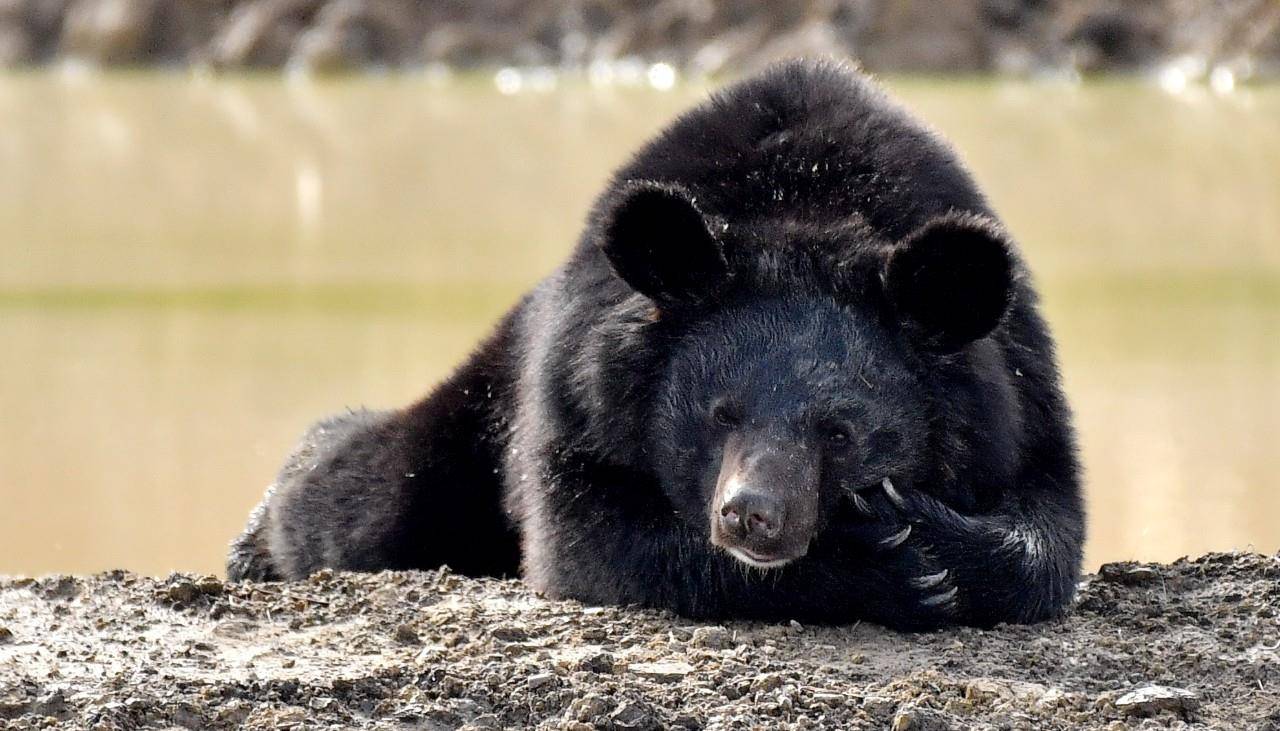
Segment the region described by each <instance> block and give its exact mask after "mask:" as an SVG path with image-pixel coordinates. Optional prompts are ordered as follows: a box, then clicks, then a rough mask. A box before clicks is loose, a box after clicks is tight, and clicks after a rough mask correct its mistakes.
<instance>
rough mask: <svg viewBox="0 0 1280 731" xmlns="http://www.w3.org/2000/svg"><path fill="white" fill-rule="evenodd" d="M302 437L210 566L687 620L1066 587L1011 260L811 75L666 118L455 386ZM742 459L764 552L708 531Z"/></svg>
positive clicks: (880, 98)
mask: <svg viewBox="0 0 1280 731" xmlns="http://www.w3.org/2000/svg"><path fill="white" fill-rule="evenodd" d="M317 429H319V430H321V431H319V432H318V431H315V430H313V431H312V432H311V433H310V434H309V436H308V438H307V439H306V440H305V442H304V448H303V449H302V450H301V451H300V452H299V453H298V454H297V455H295V457H294V459H293V460H291V463H290V465H289V466H288V467H286V469H285V470H284V471H283V472H282V473H281V476H280V478H279V479H278V481H277V483H276V485H275V486H274V488H273V490H272V491H270V492H269V493H268V496H267V498H266V499H265V500H264V506H263V507H262V508H261V509H260V510H259V511H258V512H256V513H255V516H254V518H253V519H251V522H250V526H249V529H248V531H246V534H245V535H244V536H243V537H242V538H241V539H240V541H238V542H237V544H236V545H235V546H234V547H233V551H232V557H231V559H230V560H229V564H228V572H229V573H230V574H231V576H232V578H279V577H283V578H298V577H302V576H305V575H307V574H308V573H309V572H311V571H314V570H316V569H318V568H321V567H334V568H341V569H357V570H376V569H382V568H431V567H435V566H439V565H441V564H448V565H450V566H451V567H453V568H454V569H455V570H458V571H461V572H463V573H469V574H478V575H515V574H517V573H518V572H521V571H522V572H523V574H524V576H525V578H526V580H527V581H529V582H530V583H531V584H532V585H533V586H534V587H536V588H537V589H540V590H542V591H545V592H546V593H548V594H549V595H552V596H561V597H576V598H579V599H582V600H584V601H589V602H599V603H637V604H644V605H649V606H657V607H667V608H670V609H672V610H675V611H677V612H680V613H682V614H685V615H689V616H693V617H751V618H764V619H786V618H795V619H799V620H801V621H818V622H849V621H853V620H858V619H869V620H873V621H876V622H880V623H883V624H886V625H890V626H894V627H900V628H907V629H920V628H929V627H936V626H940V625H944V624H949V623H967V624H975V625H990V624H993V623H996V622H1000V621H1015V622H1031V621H1037V620H1041V619H1045V618H1048V617H1052V616H1055V615H1057V614H1059V613H1060V612H1062V611H1063V609H1064V608H1065V607H1066V606H1067V605H1068V604H1069V602H1070V599H1071V597H1072V593H1073V589H1074V586H1075V582H1076V580H1077V577H1078V574H1079V568H1080V556H1081V545H1082V542H1083V509H1082V505H1081V500H1080V488H1079V469H1078V466H1077V460H1076V456H1075V448H1074V443H1073V435H1072V431H1071V426H1070V415H1069V413H1068V410H1067V406H1066V404H1065V402H1064V400H1063V396H1062V393H1061V390H1060V387H1059V377H1058V373H1057V368H1056V365H1055V358H1054V353H1053V345H1052V342H1051V340H1050V337H1049V334H1048V332H1047V329H1046V327H1045V324H1044V323H1043V321H1042V320H1041V319H1040V316H1039V315H1038V313H1037V308H1036V298H1035V294H1034V292H1033V290H1032V288H1031V284H1030V281H1029V278H1028V275H1027V272H1026V269H1025V266H1024V265H1023V263H1022V261H1021V260H1020V258H1019V257H1018V255H1017V253H1016V249H1015V247H1014V245H1013V243H1012V241H1011V240H1010V239H1009V238H1008V236H1007V234H1005V233H1004V231H1003V229H1002V228H1001V226H1000V224H999V223H998V222H997V219H996V217H995V214H994V213H993V212H992V211H991V210H990V208H989V207H988V205H987V203H986V201H985V200H984V199H983V197H982V195H981V194H980V193H979V191H978V189H977V187H976V186H975V184H974V182H973V181H972V180H971V179H970V177H969V175H968V174H967V173H966V172H965V170H964V169H963V167H962V166H961V164H960V163H959V161H958V160H957V159H956V157H955V155H954V154H953V153H952V152H951V150H950V149H949V148H948V146H947V145H946V144H945V143H944V142H942V141H941V140H940V139H939V138H938V137H937V136H935V135H934V134H932V133H931V132H929V131H928V130H926V129H925V128H923V127H922V126H921V125H919V124H918V123H917V122H915V121H914V120H913V119H912V118H911V117H910V116H908V115H907V114H906V113H905V112H904V111H903V110H901V109H900V108H899V107H898V106H897V105H895V104H894V103H893V102H891V101H890V100H888V99H887V98H886V97H885V96H884V95H883V93H882V92H881V91H880V90H879V89H878V88H876V87H875V86H874V85H873V84H872V83H871V82H869V81H868V80H867V79H865V78H864V77H862V76H861V75H859V74H857V73H855V72H853V71H850V70H848V69H845V68H843V67H840V66H837V65H834V64H825V63H811V62H793V63H788V64H785V65H781V66H778V67H775V68H773V69H771V70H769V71H768V72H766V73H765V74H763V75H761V76H759V77H757V78H754V79H751V80H748V81H745V82H743V83H740V84H737V85H735V86H732V87H730V88H728V89H727V90H725V91H723V92H722V93H720V94H718V95H716V96H714V97H713V98H712V99H710V100H709V101H708V102H706V103H705V104H703V105H701V106H699V107H697V108H696V109H694V110H692V111H691V112H689V113H687V114H685V115H684V116H683V117H681V118H680V119H678V120H677V121H676V122H675V123H674V124H673V125H672V126H671V127H670V128H668V129H667V130H666V131H665V132H663V133H662V134H661V135H660V136H659V137H658V138H657V139H655V140H654V141H652V142H651V143H649V144H648V145H647V146H646V147H644V148H643V149H642V150H641V151H640V152H639V154H638V155H636V157H635V158H634V159H633V160H632V161H631V163H630V164H628V165H626V166H625V167H624V168H623V169H622V170H620V171H619V172H618V173H617V175H616V176H615V178H614V179H613V180H612V182H611V183H610V184H609V186H608V188H607V190H606V191H605V192H604V194H603V195H602V196H601V197H600V199H599V200H598V202H597V204H596V205H595V207H594V209H593V211H592V214H591V216H590V219H589V221H588V224H587V228H586V232H585V234H584V236H583V238H582V240H581V242H580V243H579V245H578V247H577V248H576V249H575V250H574V252H573V254H572V255H571V257H570V258H569V260H568V261H567V262H566V263H565V264H564V265H563V266H561V267H560V268H559V269H558V270H557V271H555V272H554V273H553V274H551V275H550V276H549V277H548V278H547V279H545V280H544V281H543V282H542V283H540V284H539V285H538V286H537V287H536V288H535V289H534V291H533V292H532V293H531V294H530V295H529V296H528V297H527V298H525V299H524V300H523V301H522V302H521V303H520V304H519V305H517V306H516V307H515V308H514V309H513V310H512V312H511V313H510V314H509V315H508V316H507V318H506V319H505V320H504V321H503V323H502V324H501V325H500V326H499V328H498V331H497V333H496V334H495V335H493V336H492V337H491V338H490V339H489V340H488V341H487V342H486V343H485V344H483V345H482V346H481V347H480V349H479V350H478V351H477V352H476V353H475V354H474V355H473V356H472V357H471V359H470V360H468V361H467V362H466V363H465V364H464V365H463V366H462V367H461V368H460V369H459V370H458V371H457V373H455V374H454V376H453V377H452V378H450V379H449V380H448V381H446V382H445V383H444V384H442V385H441V386H440V387H439V388H437V389H436V390H435V391H434V392H433V393H432V394H431V395H430V396H428V397H427V398H426V399H425V400H423V401H422V402H420V403H418V404H417V405H415V406H412V407H410V408H408V409H405V410H402V411H396V412H389V413H380V414H375V413H369V412H358V413H354V414H350V415H348V416H345V417H339V418H338V419H336V420H333V421H330V422H327V423H326V424H323V425H321V426H319V427H317ZM729 444H732V445H733V449H729V448H727V447H726V445H729ZM778 455H787V459H786V460H781V459H780V458H778ZM770 459H773V460H774V462H769V460H770ZM788 460H789V461H788ZM774 463H776V464H778V465H784V463H786V464H785V465H784V466H783V467H778V468H777V469H774V471H773V472H770V471H768V470H767V469H765V468H763V467H760V465H762V464H774ZM748 474H749V475H753V477H751V478H750V480H751V481H753V484H752V487H753V489H756V488H759V489H760V490H763V491H765V493H768V494H769V495H771V496H772V498H771V499H775V502H774V503H771V505H774V507H776V508H777V514H778V516H783V515H784V514H785V515H786V516H790V517H789V519H788V520H789V521H790V522H788V523H787V527H786V528H784V529H783V530H784V532H785V531H788V530H789V531H792V532H793V533H794V535H791V534H787V535H784V536H783V537H785V538H788V539H794V540H790V541H789V542H787V543H786V545H787V546H789V547H791V548H795V550H796V551H797V552H799V553H800V554H802V555H800V557H798V558H794V559H793V560H791V562H790V563H787V564H785V565H783V566H781V567H780V568H772V569H769V570H768V571H761V570H759V569H756V568H750V567H749V566H747V565H746V564H745V563H742V562H739V560H738V559H736V558H733V557H731V556H730V555H729V553H728V552H727V551H726V550H723V549H721V548H720V547H718V545H713V543H712V541H713V540H715V541H717V543H718V544H719V545H730V544H731V543H732V542H733V541H735V540H739V539H740V537H739V538H734V537H732V536H730V537H722V536H720V535H718V534H716V535H713V534H714V533H716V530H718V529H716V530H713V526H716V525H717V521H723V520H726V519H727V518H724V517H723V516H726V515H730V512H729V509H728V507H723V506H722V504H721V503H722V501H723V500H724V499H725V498H724V497H723V496H722V495H721V492H722V491H724V490H725V489H728V488H725V487H724V486H725V484H726V481H728V482H732V481H733V480H739V483H740V482H741V481H742V480H745V479H747V478H745V477H743V478H741V479H739V478H740V477H741V476H742V475H748ZM726 475H727V476H728V477H726ZM760 475H765V477H760ZM769 475H773V476H774V477H775V478H776V479H773V480H772V481H771V480H770V479H768V476H769ZM766 483H767V484H766ZM735 484H736V483H735ZM797 516H806V517H805V518H804V519H803V520H801V519H800V518H799V517H797ZM815 516H816V517H815ZM731 517H733V518H735V519H736V517H737V516H736V513H735V514H732V515H731ZM752 517H753V518H754V517H758V516H756V515H755V514H754V513H753V514H752ZM766 517H768V516H766ZM908 527H909V528H910V530H909V531H907V530H906V529H907V528H908ZM726 535H727V534H726ZM742 540H746V539H742ZM725 541H728V542H729V543H725ZM775 543H777V544H778V545H781V543H780V542H778V541H775ZM743 545H746V544H743ZM753 545H757V547H758V546H759V545H765V544H763V543H761V544H753ZM768 545H773V544H768ZM797 547H798V548H797ZM788 550H790V549H788Z"/></svg>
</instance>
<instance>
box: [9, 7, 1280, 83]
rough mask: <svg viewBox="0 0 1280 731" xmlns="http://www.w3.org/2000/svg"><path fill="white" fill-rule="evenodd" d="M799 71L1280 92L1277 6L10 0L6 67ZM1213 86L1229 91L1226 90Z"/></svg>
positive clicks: (662, 75)
mask: <svg viewBox="0 0 1280 731" xmlns="http://www.w3.org/2000/svg"><path fill="white" fill-rule="evenodd" d="M798 55H833V56H837V57H847V58H856V59H858V62H859V63H860V64H861V65H862V66H863V67H864V68H866V69H867V70H868V71H871V72H874V73H934V74H946V75H953V74H993V73H994V74H1003V75H1015V76H1018V75H1021V76H1028V75H1029V76H1046V75H1048V76H1063V75H1067V76H1071V75H1075V76H1078V75H1081V74H1085V75H1088V74H1106V73H1116V72H1119V73H1145V74H1163V73H1166V72H1168V73H1177V74H1182V75H1184V76H1185V77H1188V78H1190V79H1192V80H1195V79H1204V80H1207V81H1208V82H1210V83H1211V84H1215V85H1217V84H1219V83H1225V81H1224V80H1226V79H1227V78H1228V77H1229V78H1230V79H1231V83H1233V84H1234V83H1235V81H1236V80H1240V81H1245V80H1248V79H1250V78H1275V77H1277V76H1280V6H1277V5H1275V4H1274V3H1269V2H1266V1H1265V0H1262V1H1259V0H1225V1H1224V2H1219V3H1213V4H1205V3H1198V2H1195V1H1194V0H1152V2H1144V3H1115V2H1108V1H1107V0H1066V1H1064V2H1055V3H1043V2H996V1H993V0H959V1H957V2H950V3H930V2H925V1H924V0H915V1H911V0H908V1H903V0H806V1H805V2H800V3H754V4H752V3H746V4H744V3H730V2H712V3H708V2H703V1H702V0H672V1H671V2H663V3H652V4H649V5H644V4H639V5H637V4H626V3H607V2H604V3H601V2H585V1H575V2H560V1H559V0H523V1H522V2H517V3H512V2H509V1H508V0H475V1H473V2H464V3H444V2H442V3H420V2H416V1H415V0H220V1H219V2H208V1H207V0H12V1H11V2H8V3H6V4H4V5H3V7H0V68H5V67H9V68H18V67H24V66H38V65H47V64H51V63H56V62H60V61H73V62H77V63H83V64H87V65H92V66H104V67H130V66H176V67H209V68H215V69H224V68H226V69H235V68H239V69H244V68H256V69H281V68H287V69H290V70H303V71H307V72H316V73H342V72H351V71H362V70H368V69H420V68H444V69H452V70H469V69H489V70H497V69H501V68H506V67H510V68H516V69H520V68H525V69H531V68H532V69H551V70H557V71H575V70H576V71H584V72H589V73H591V74H592V75H597V74H603V75H605V76H609V77H615V76H618V77H623V78H629V77H631V76H640V77H643V76H645V75H646V74H649V75H652V73H653V70H654V69H655V68H656V69H658V70H659V73H658V77H659V79H660V80H663V83H666V82H665V80H666V79H668V78H670V79H673V80H674V77H675V74H677V73H678V74H681V75H686V76H691V77H695V78H701V77H706V76H716V75H723V74H724V73H726V72H729V71H734V72H749V71H751V70H753V69H758V68H760V67H762V66H763V65H765V64H767V63H768V62H770V61H772V60H776V59H779V58H786V57H794V56H798ZM1215 76H1216V79H1215Z"/></svg>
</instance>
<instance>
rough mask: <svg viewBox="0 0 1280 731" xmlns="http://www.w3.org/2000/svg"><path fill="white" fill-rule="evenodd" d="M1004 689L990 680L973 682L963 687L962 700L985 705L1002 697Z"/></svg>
mask: <svg viewBox="0 0 1280 731" xmlns="http://www.w3.org/2000/svg"><path fill="white" fill-rule="evenodd" d="M1004 692H1005V689H1004V687H1003V686H1001V685H1000V684H999V683H996V682H995V681H992V680H985V679H980V680H975V681H973V682H971V683H969V684H968V685H966V686H965V689H964V699H965V700H967V701H969V702H970V703H986V702H987V701H990V700H992V699H993V698H998V697H1000V696H1002V695H1004Z"/></svg>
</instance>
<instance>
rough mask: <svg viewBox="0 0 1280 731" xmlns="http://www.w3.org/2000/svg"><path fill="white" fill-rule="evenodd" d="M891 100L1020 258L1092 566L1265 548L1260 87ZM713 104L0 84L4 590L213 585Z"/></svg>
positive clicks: (466, 91)
mask: <svg viewBox="0 0 1280 731" xmlns="http://www.w3.org/2000/svg"><path fill="white" fill-rule="evenodd" d="M522 83H523V80H522ZM891 85H892V86H893V87H894V88H895V90H896V91H897V92H898V93H899V94H900V95H901V96H903V97H904V98H905V99H906V101H907V102H908V103H909V104H910V105H911V106H912V107H914V108H916V109H917V110H918V111H920V112H921V113H922V114H923V115H924V116H925V117H926V118H927V119H929V120H930V121H931V122H932V123H933V124H934V125H936V126H937V127H938V128H939V129H941V130H943V131H944V132H945V133H947V134H948V135H949V136H951V137H952V138H953V139H954V140H955V141H956V142H957V144H958V145H959V146H960V148H961V150H962V151H963V153H964V155H965V157H966V158H967V159H968V160H969V162H970V163H971V165H972V166H973V168H974V169H975V171H976V172H977V174H978V177H979V178H980V180H981V181H982V182H983V184H984V185H985V186H986V187H987V189H988V191H989V192H990V194H991V196H992V198H993V199H994V201H995V203H996V205H997V207H998V208H999V209H1000V210H1001V211H1002V212H1003V214H1004V215H1005V217H1006V219H1007V222H1008V223H1009V225H1010V227H1011V228H1012V230H1013V231H1014V232H1015V234H1016V235H1017V236H1018V237H1019V238H1020V240H1021V241H1022V243H1023V245H1024V247H1025V248H1026V250H1027V253H1028V257H1029V259H1030V260H1031V262H1032V265H1033V267H1034V269H1035V271H1036V272H1037V275H1038V278H1039V281H1040V283H1041V287H1042V290H1043V293H1044V297H1045V304H1046V308H1047V312H1048V315H1049V317H1050V319H1051V321H1052V323H1053V325H1054V326H1055V328H1056V331H1057V334H1058V337H1059V341H1060V346H1061V351H1062V357H1063V361H1064V369H1065V371H1066V374H1067V385H1068V388H1069V390H1070V392H1071V396H1072V400H1073V403H1074V405H1075V407H1076V410H1077V412H1078V418H1079V425H1080V428H1081V435H1082V447H1083V453H1084V457H1085V462H1086V465H1087V467H1088V472H1089V502H1090V508H1091V517H1092V521H1091V539H1090V544H1089V558H1088V562H1089V564H1090V565H1091V566H1093V565H1096V564H1097V563H1098V562H1100V561H1103V560H1111V559H1117V558H1128V557H1136V558H1150V559H1168V558H1173V557H1176V556H1178V555H1182V554H1186V553H1198V552H1202V551H1205V550H1210V549H1227V548H1236V547H1248V546H1252V547H1254V548H1257V549H1259V550H1266V551H1273V550H1276V549H1277V548H1278V547H1280V528H1277V527H1276V526H1278V525H1280V496H1278V494H1277V493H1278V491H1277V490H1276V489H1275V488H1276V484H1275V475H1276V473H1277V470H1278V468H1280V456H1277V454H1276V451H1275V447H1276V444H1277V441H1280V440H1278V439H1277V437H1278V436H1280V337H1277V335H1280V206H1277V205H1276V203H1277V201H1280V176H1277V175H1276V173H1275V171H1276V170H1280V123H1277V122H1276V121H1275V120H1277V119H1280V89H1276V88H1266V87H1264V88H1252V89H1250V88H1242V89H1239V88H1238V89H1237V90H1236V91H1235V92H1234V93H1232V94H1230V95H1227V96H1218V95H1214V94H1209V93H1198V94H1193V93H1191V92H1190V91H1188V92H1187V93H1185V94H1180V95H1177V96H1170V95H1167V94H1164V93H1162V92H1160V91H1159V90H1158V89H1154V88H1150V87H1144V86H1138V85H1129V84H1120V83H1109V84H1103V85H1085V86H1079V87H1077V86H1068V85H1040V86H1037V85H1028V84H1013V83H982V82H960V83H951V84H940V83H933V82H928V81H922V80H899V81H897V82H894V83H892V84H891ZM702 93H703V90H702V89H698V88H691V87H688V86H676V87H675V88H674V90H672V91H670V92H667V93H660V92H656V91H652V90H644V89H637V88H609V87H605V88H592V87H591V85H589V84H587V83H585V82H584V83H572V82H566V81H563V80H562V81H561V82H559V84H558V86H557V89H556V91H555V92H554V93H544V94H514V95H504V94H501V93H499V91H498V90H497V89H495V88H494V86H493V83H492V80H491V79H482V80H481V79H474V80H472V79H455V80H454V81H452V82H448V83H441V82H440V81H439V80H438V79H433V78H427V77H423V78H395V77H389V78H376V79H363V80H350V81H341V82H332V83H326V84H320V85H309V84H296V83H284V82H281V81H279V80H277V79H275V78H248V79H241V80H214V79H200V80H195V81H191V80H187V79H182V78H176V77H162V76H151V75H118V76H106V77H100V78H94V77H89V78H80V77H75V78H74V79H73V80H72V81H71V82H65V81H59V80H57V77H54V76H48V75H43V74H26V75H13V76H4V77H0V261H2V262H3V266H0V343H3V344H4V345H3V347H4V355H3V357H0V414H3V421H2V422H0V573H4V572H9V573H40V572H48V571H88V570H96V569H104V568H109V567H117V566H124V567H129V568H133V569H136V570H140V571H145V572H163V571H167V570H169V569H175V568H177V569H190V570H205V571H218V570H219V569H220V565H221V560H222V554H223V548H224V545H225V543H226V541H227V540H228V539H229V538H230V537H231V536H232V535H233V534H234V533H235V532H236V531H237V530H238V529H239V528H240V526H241V525H242V522H243V520H244V517H245V515H246V513H247V511H248V509H249V507H250V506H251V505H252V504H253V503H254V502H255V501H256V499H257V498H258V496H259V494H260V491H261V489H262V487H263V486H264V485H265V484H266V483H267V482H268V481H269V480H270V478H271V475H272V473H273V472H274V470H275V469H276V467H277V465H278V462H279V460H280V459H281V458H282V456H283V455H284V453H285V452H286V451H287V450H288V449H289V447H290V446H291V444H292V441H293V439H294V438H295V437H296V436H297V435H298V434H299V433H300V432H301V430H302V429H303V428H304V427H305V425H306V424H307V423H308V422H309V421H310V420H312V419H314V418H316V417H318V416H320V415H323V414H325V413H327V412H331V411H335V410H337V409H340V408H342V407H343V406H346V405H359V404H368V405H372V406H392V405H397V404H403V403H406V402H407V401H409V400H411V399H414V398H416V397H417V396H419V395H421V394H422V393H423V392H424V391H425V390H426V389H427V388H428V387H429V386H430V384H432V383H433V382H435V381H436V380H438V379H439V378H441V377H442V376H443V375H445V374H446V373H447V372H448V371H449V369H450V368H451V367H452V366H453V365H454V364H456V363H457V362H458V361H459V360H460V359H461V358H462V357H464V356H465V354H466V352H467V351H468V350H469V349H470V348H471V347H472V346H473V345H474V344H475V342H476V341H477V340H478V339H479V337H480V336H481V335H482V334H483V333H484V332H485V331H486V330H487V328H489V327H490V326H491V324H492V323H493V322H494V320H495V318H496V317H497V316H498V315H499V314H500V313H501V312H502V311H503V310H504V309H505V308H506V307H508V306H509V305H510V303H511V302H512V301H513V300H514V299H515V298H516V297H517V296H518V295H519V294H520V293H521V292H522V291H523V290H524V289H526V288H527V287H528V286H529V285H530V284H531V283H532V282H533V281H535V280H536V279H537V278H538V277H539V276H540V275H541V274H542V273H545V272H547V271H549V270H550V269H551V268H552V267H554V266H555V265H556V263H557V262H558V261H559V260H560V259H561V258H562V257H563V256H564V254H565V252H566V251H567V250H568V248H569V246H570V245H571V244H572V242H573V240H574V238H575V236H576V235H577V232H578V229H579V225H580V222H581V220H582V218H583V215H584V213H585V210H586V206H587V204H588V202H589V201H590V199H591V196H592V195H593V194H594V193H595V192H596V191H597V189H598V188H599V187H600V185H601V184H602V182H603V180H604V179H605V176H606V175H607V174H608V172H609V171H610V170H611V169H612V168H613V167H614V166H616V165H617V164H619V163H620V162H622V161H623V160H624V159H625V157H626V155H627V154H628V153H629V152H630V151H631V150H632V149H634V147H635V146H636V145H637V144H638V143H639V142H640V141H641V140H642V139H643V138H644V137H645V136H646V135H648V134H650V133H652V132H653V131H654V130H656V129H657V128H659V127H660V126H661V125H662V124H663V123H664V122H665V121H666V120H668V119H669V118H670V117H671V116H672V115H673V114H674V113H676V112H677V111H679V110H680V109H681V108H683V107H684V106H685V105H686V104H688V103H689V102H690V101H691V100H692V99H695V98H697V97H699V96H700V95H701V94H702Z"/></svg>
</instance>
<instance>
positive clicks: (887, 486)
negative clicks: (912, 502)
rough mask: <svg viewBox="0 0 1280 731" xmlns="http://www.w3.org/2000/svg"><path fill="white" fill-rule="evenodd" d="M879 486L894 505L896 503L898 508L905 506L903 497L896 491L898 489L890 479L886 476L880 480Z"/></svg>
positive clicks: (905, 502)
mask: <svg viewBox="0 0 1280 731" xmlns="http://www.w3.org/2000/svg"><path fill="white" fill-rule="evenodd" d="M880 486H881V487H883V488H884V494H885V495H888V496H889V499H890V500H892V501H893V504H894V505H897V506H898V507H899V508H905V507H907V501H906V499H904V498H903V497H902V494H901V493H899V492H898V489H897V488H895V487H894V486H893V481H892V480H890V479H889V478H888V477H886V478H884V479H883V480H881V481H880Z"/></svg>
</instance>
